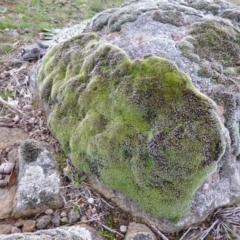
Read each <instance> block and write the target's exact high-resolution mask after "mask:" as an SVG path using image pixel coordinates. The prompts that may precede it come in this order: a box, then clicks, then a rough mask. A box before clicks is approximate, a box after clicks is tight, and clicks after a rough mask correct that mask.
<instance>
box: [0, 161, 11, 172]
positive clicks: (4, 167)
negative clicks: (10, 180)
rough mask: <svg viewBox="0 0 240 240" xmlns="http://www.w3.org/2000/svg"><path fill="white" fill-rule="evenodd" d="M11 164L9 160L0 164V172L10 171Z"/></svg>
mask: <svg viewBox="0 0 240 240" xmlns="http://www.w3.org/2000/svg"><path fill="white" fill-rule="evenodd" d="M12 167H13V164H12V163H10V162H5V163H2V164H1V165H0V173H4V174H10V173H11V171H12Z"/></svg>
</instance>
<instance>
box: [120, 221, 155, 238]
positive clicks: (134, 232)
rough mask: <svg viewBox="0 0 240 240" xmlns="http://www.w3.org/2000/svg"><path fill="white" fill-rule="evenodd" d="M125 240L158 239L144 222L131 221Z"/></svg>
mask: <svg viewBox="0 0 240 240" xmlns="http://www.w3.org/2000/svg"><path fill="white" fill-rule="evenodd" d="M124 240H156V236H155V235H154V233H153V232H152V231H151V230H150V229H149V228H148V227H147V226H145V225H144V224H140V223H134V222H132V223H130V224H129V226H128V231H127V234H126V236H125V238H124Z"/></svg>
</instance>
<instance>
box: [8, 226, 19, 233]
mask: <svg viewBox="0 0 240 240" xmlns="http://www.w3.org/2000/svg"><path fill="white" fill-rule="evenodd" d="M21 232H22V231H21V229H19V228H17V227H12V229H11V233H21Z"/></svg>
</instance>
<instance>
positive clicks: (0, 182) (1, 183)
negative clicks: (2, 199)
mask: <svg viewBox="0 0 240 240" xmlns="http://www.w3.org/2000/svg"><path fill="white" fill-rule="evenodd" d="M7 185H8V181H6V180H0V188H5V187H6V186H7Z"/></svg>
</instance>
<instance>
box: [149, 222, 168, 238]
mask: <svg viewBox="0 0 240 240" xmlns="http://www.w3.org/2000/svg"><path fill="white" fill-rule="evenodd" d="M151 228H152V230H153V231H154V232H155V233H156V234H158V236H160V237H161V238H162V239H163V240H169V239H168V238H167V237H166V236H165V235H164V234H163V233H161V232H160V230H158V229H157V228H156V227H155V226H154V225H151Z"/></svg>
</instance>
